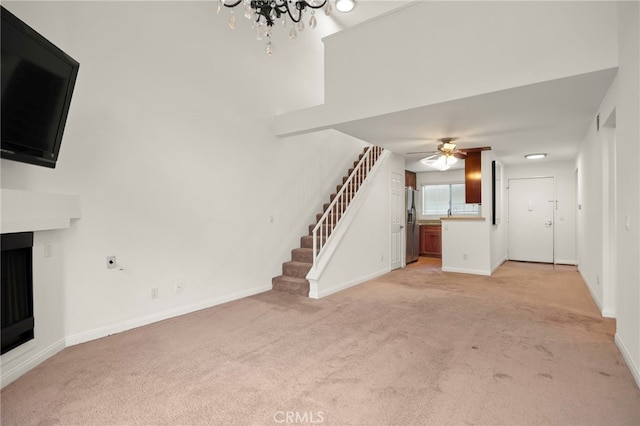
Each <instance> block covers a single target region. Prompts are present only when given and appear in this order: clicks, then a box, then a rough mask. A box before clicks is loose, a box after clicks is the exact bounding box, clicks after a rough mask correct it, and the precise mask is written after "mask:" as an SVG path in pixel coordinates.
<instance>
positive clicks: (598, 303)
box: [578, 270, 613, 318]
mask: <svg viewBox="0 0 640 426" xmlns="http://www.w3.org/2000/svg"><path fill="white" fill-rule="evenodd" d="M578 273H580V276H581V277H582V281H584V283H585V284H586V285H587V288H588V289H589V294H591V299H593V301H594V303H595V304H596V306H597V307H598V310H599V311H600V314H601V315H602V316H603V317H607V315H605V312H604V311H603V310H602V300H600V299H599V298H598V297H597V295H596V294H595V293H594V292H593V289H592V288H591V286H590V285H589V281H587V278H586V277H585V276H584V275H583V274H582V271H580V270H578ZM607 313H608V312H607ZM607 318H613V317H607Z"/></svg>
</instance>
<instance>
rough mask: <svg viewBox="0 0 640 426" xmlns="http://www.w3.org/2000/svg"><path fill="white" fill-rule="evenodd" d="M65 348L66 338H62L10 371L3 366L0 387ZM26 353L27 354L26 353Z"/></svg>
mask: <svg viewBox="0 0 640 426" xmlns="http://www.w3.org/2000/svg"><path fill="white" fill-rule="evenodd" d="M64 348H65V344H64V339H60V340H58V341H57V342H55V343H54V344H52V345H50V346H49V347H46V348H44V349H43V350H41V351H40V352H36V353H34V354H33V355H32V356H27V357H26V359H24V360H23V361H22V362H20V363H19V364H18V365H16V366H15V367H13V368H11V369H10V370H8V371H5V368H2V376H0V388H4V387H5V386H6V385H8V384H9V383H11V382H13V381H14V380H16V379H17V378H19V377H20V376H22V375H23V374H25V373H27V372H29V371H30V370H32V369H33V368H35V367H37V366H38V365H40V364H41V363H43V362H44V361H46V360H47V359H49V358H51V357H52V356H54V355H55V354H57V353H58V352H60V351H61V350H63V349H64ZM25 355H26V354H25Z"/></svg>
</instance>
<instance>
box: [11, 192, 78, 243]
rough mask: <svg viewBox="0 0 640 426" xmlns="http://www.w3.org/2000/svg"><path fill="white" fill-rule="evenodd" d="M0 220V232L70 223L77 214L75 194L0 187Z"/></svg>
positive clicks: (30, 230)
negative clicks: (0, 215)
mask: <svg viewBox="0 0 640 426" xmlns="http://www.w3.org/2000/svg"><path fill="white" fill-rule="evenodd" d="M0 199H1V200H2V207H1V211H2V222H1V225H0V232H1V233H3V234H9V233H13V232H34V231H50V230H54V229H65V228H69V227H70V226H71V219H79V218H80V198H79V197H78V196H77V195H65V194H47V193H42V192H32V191H20V190H16V189H4V188H2V189H0Z"/></svg>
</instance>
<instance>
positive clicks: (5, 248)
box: [0, 232, 34, 354]
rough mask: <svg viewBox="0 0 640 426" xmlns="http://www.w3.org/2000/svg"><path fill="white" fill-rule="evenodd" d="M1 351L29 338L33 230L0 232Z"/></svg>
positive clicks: (30, 336) (31, 298)
mask: <svg viewBox="0 0 640 426" xmlns="http://www.w3.org/2000/svg"><path fill="white" fill-rule="evenodd" d="M0 243H1V247H2V265H0V266H1V267H2V269H1V273H0V274H1V275H2V283H1V286H2V299H1V306H0V308H1V309H2V311H1V316H2V330H1V331H0V332H1V333H2V354H4V353H5V352H8V351H10V350H12V349H15V348H17V347H18V346H20V345H22V344H23V343H26V342H28V341H29V340H31V339H33V335H34V334H33V327H34V319H33V260H32V249H33V232H20V233H16V234H2V240H1V241H0Z"/></svg>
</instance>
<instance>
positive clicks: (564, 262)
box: [555, 259, 578, 266]
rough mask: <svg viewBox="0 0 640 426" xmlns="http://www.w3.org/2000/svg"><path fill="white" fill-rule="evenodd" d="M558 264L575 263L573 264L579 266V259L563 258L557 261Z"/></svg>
mask: <svg viewBox="0 0 640 426" xmlns="http://www.w3.org/2000/svg"><path fill="white" fill-rule="evenodd" d="M555 264H556V265H573V266H578V261H577V260H562V259H557V260H556V261H555Z"/></svg>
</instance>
